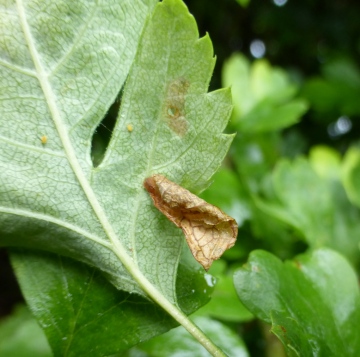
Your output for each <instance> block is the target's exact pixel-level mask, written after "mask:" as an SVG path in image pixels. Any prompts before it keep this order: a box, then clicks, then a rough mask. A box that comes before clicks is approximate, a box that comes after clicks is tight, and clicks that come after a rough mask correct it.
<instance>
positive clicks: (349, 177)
mask: <svg viewBox="0 0 360 357" xmlns="http://www.w3.org/2000/svg"><path fill="white" fill-rule="evenodd" d="M359 176H360V149H359V148H357V147H352V148H350V149H349V150H348V151H347V152H346V154H345V157H344V161H343V165H342V182H343V185H344V187H345V190H346V193H347V195H348V197H349V199H350V201H351V202H352V203H353V204H354V205H356V206H357V207H360V180H359Z"/></svg>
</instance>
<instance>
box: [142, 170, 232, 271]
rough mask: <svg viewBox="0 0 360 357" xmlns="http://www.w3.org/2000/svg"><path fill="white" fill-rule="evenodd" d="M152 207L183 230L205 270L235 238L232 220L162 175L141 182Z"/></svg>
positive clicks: (230, 245) (191, 248) (192, 250)
mask: <svg viewBox="0 0 360 357" xmlns="http://www.w3.org/2000/svg"><path fill="white" fill-rule="evenodd" d="M144 187H145V189H146V190H147V191H148V192H149V193H150V196H151V198H152V200H153V202H154V205H155V207H156V208H157V209H158V210H159V211H160V212H162V213H163V214H164V215H165V216H166V217H167V218H168V219H169V220H170V221H171V222H173V223H174V224H175V225H176V226H178V227H179V228H181V229H182V231H183V232H184V234H185V238H186V241H187V243H188V245H189V247H190V250H191V253H192V254H193V256H194V257H195V259H196V260H197V261H198V262H199V263H200V264H201V265H202V266H203V267H204V268H205V269H206V270H208V269H209V268H210V266H211V264H212V262H213V261H214V260H216V259H219V258H220V257H221V255H222V254H223V253H224V251H225V250H227V249H229V248H231V247H232V246H233V245H234V244H235V241H236V236H237V231H238V229H237V224H236V222H235V220H234V219H233V218H232V217H230V216H228V215H227V214H225V213H224V212H223V211H221V210H220V209H219V208H217V207H215V206H213V205H211V204H210V203H207V202H206V201H204V200H202V199H201V198H199V197H197V196H196V195H194V194H192V193H191V192H190V191H188V190H186V189H185V188H183V187H181V186H179V185H177V184H176V183H174V182H172V181H170V180H168V179H167V178H166V177H164V176H162V175H154V176H151V177H148V178H147V179H145V181H144Z"/></svg>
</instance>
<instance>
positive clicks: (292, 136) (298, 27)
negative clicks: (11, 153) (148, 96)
mask: <svg viewBox="0 0 360 357" xmlns="http://www.w3.org/2000/svg"><path fill="white" fill-rule="evenodd" d="M185 3H186V4H187V6H188V7H189V11H190V12H191V13H192V14H193V15H194V17H195V19H196V21H197V23H198V26H199V32H200V35H201V36H203V35H204V34H205V33H206V32H208V33H209V34H210V37H211V39H212V42H213V46H214V52H215V54H216V55H217V64H216V67H215V72H214V75H213V77H212V80H211V82H210V88H211V89H216V88H219V87H221V86H231V88H232V95H233V104H234V110H233V114H232V118H231V121H230V124H229V126H228V129H227V131H228V133H233V132H236V133H237V135H236V138H235V140H234V142H233V145H232V147H231V150H230V152H229V154H228V157H227V158H226V159H225V162H224V165H223V167H222V168H221V169H220V170H219V172H218V173H217V174H216V175H215V176H214V177H213V179H212V181H213V184H212V185H211V186H210V188H209V189H208V190H206V191H205V192H204V193H203V194H202V195H203V196H202V197H203V198H205V199H206V200H208V201H209V202H211V203H213V204H216V205H217V206H219V207H221V208H222V209H223V210H225V211H226V212H227V213H229V214H231V215H233V216H234V217H235V218H236V219H237V221H238V223H239V227H240V229H239V236H238V242H237V244H236V246H235V247H234V248H233V249H231V250H230V251H228V252H227V253H226V254H225V255H224V258H223V259H221V260H220V261H218V262H216V263H215V264H214V266H213V267H212V268H211V270H210V271H209V273H210V274H212V275H213V276H215V277H216V278H217V284H216V286H215V288H214V292H213V293H212V300H211V301H210V303H209V304H207V305H205V306H204V307H202V308H201V309H200V310H198V312H197V313H196V314H197V316H196V317H195V319H197V321H198V323H199V325H200V326H203V327H202V328H204V329H208V331H207V333H208V334H209V335H211V336H212V337H213V338H214V339H216V335H217V334H220V336H221V337H223V339H224V340H225V338H226V341H227V343H228V346H231V348H232V352H233V353H234V354H233V355H238V356H240V355H242V354H243V355H244V356H246V355H248V354H249V355H251V356H265V355H271V356H284V355H285V353H287V354H288V355H297V354H296V353H297V352H299V351H300V352H301V355H304V356H311V355H314V354H315V353H316V352H317V351H320V352H321V353H322V355H327V356H330V355H334V356H335V355H339V354H341V353H343V352H344V351H346V353H347V355H348V356H356V353H357V351H359V348H360V346H358V343H359V342H358V341H360V338H359V336H358V332H357V331H358V330H359V326H360V314H359V311H360V310H359V306H360V305H359V292H358V283H357V281H358V277H359V273H360V253H359V243H360V238H359V237H360V219H359V218H360V211H359V206H360V185H359V182H360V181H359V175H360V149H359V145H358V140H359V134H358V132H359V127H360V125H359V115H360V104H359V103H360V101H359V100H358V98H359V95H360V69H359V63H360V62H359V59H360V58H359V57H360V33H359V31H358V16H357V14H359V12H360V4H359V3H358V2H357V1H355V0H354V1H347V2H333V3H331V4H330V3H329V2H326V1H320V0H318V1H306V2H296V3H295V2H293V1H289V2H288V3H286V4H285V5H284V6H281V7H279V6H276V5H275V4H274V3H273V2H270V1H269V2H263V1H255V0H251V1H249V2H247V1H238V2H236V1H235V0H226V1H204V0H188V1H185ZM254 39H261V40H262V41H264V43H265V45H266V48H267V52H266V55H265V59H254V58H252V56H251V53H250V51H249V46H250V43H251V41H252V40H254ZM118 106H119V101H118V102H115V103H114V105H113V106H112V109H111V110H110V111H109V113H108V115H107V117H106V118H105V119H104V121H103V125H101V126H99V128H98V130H97V134H96V136H95V137H94V139H93V153H92V154H93V161H94V162H96V160H98V159H99V157H101V153H102V149H103V148H104V147H105V146H106V143H107V140H108V139H109V130H111V129H112V127H113V126H114V122H115V118H116V115H117V107H118ZM339 118H343V119H344V118H345V123H346V125H348V129H349V128H350V130H348V131H343V132H342V131H341V123H342V124H344V121H341V120H340V121H339ZM349 123H350V124H349ZM339 125H340V126H339ZM349 125H350V127H349ZM339 128H340V129H339ZM264 251H266V252H264ZM3 254H4V253H3ZM280 259H281V260H288V261H287V262H285V263H282V262H281V260H280ZM244 264H245V265H244ZM5 269H6V268H4V267H3V268H2V269H1V271H4V270H5ZM180 269H186V268H184V266H183V267H180ZM234 272H235V274H234ZM86 273H87V274H90V275H91V274H92V272H86ZM257 273H259V274H257ZM262 273H264V274H263V275H262ZM233 274H234V279H233ZM7 276H8V275H5V274H4V278H3V279H9V278H7ZM199 281H200V279H199ZM340 283H341V284H340ZM0 284H1V283H0ZM183 284H184V285H186V284H185V283H183ZM1 286H5V288H6V287H8V289H3V291H2V294H1V298H2V303H1V304H0V307H1V308H2V309H3V310H2V313H3V315H4V314H6V313H9V311H10V310H11V306H12V305H14V304H15V302H16V301H17V299H15V298H13V296H19V294H18V293H17V292H16V291H17V289H16V287H14V283H6V284H1ZM194 286H197V287H198V286H199V282H196V283H194ZM96 289H97V287H96V286H95V287H94V290H96ZM179 289H181V287H180V288H179ZM178 294H179V295H180V296H181V294H186V289H184V290H182V291H181V292H180V293H179V292H178ZM238 297H240V301H239V298H238ZM116 298H120V299H122V298H123V297H121V296H120V297H116ZM111 299H115V297H113V296H109V301H110V303H109V304H111ZM126 301H127V302H129V303H130V304H131V303H132V301H128V300H127V298H126ZM196 307H197V306H196ZM196 307H195V306H190V307H188V310H189V311H193V310H195V308H196ZM106 308H107V307H106V306H105V307H104V309H105V310H106ZM183 308H184V307H183ZM184 309H185V310H186V308H184ZM145 310H146V307H145V309H144V311H145ZM156 313H159V314H161V313H160V312H156ZM21 316H22V317H21ZM119 318H120V317H119ZM123 318H124V317H123ZM125 318H126V319H128V320H129V321H131V318H133V317H132V316H127V317H125ZM14 319H19V321H20V322H22V323H23V322H24V321H25V322H26V324H24V326H28V325H27V324H29V327H28V331H30V330H32V331H34V330H33V325H31V323H32V322H31V320H30V319H29V316H28V315H27V313H26V312H22V311H21V310H18V311H17V313H16V314H14ZM159 320H160V321H161V322H162V324H161V325H162V326H161V328H163V329H164V330H166V329H167V328H170V327H172V326H173V325H172V324H171V322H170V321H167V320H166V318H165V317H163V316H162V315H161V316H160V315H159ZM13 321H14V320H13ZM28 321H29V322H28ZM164 326H165V327H164ZM322 326H326V328H325V329H322ZM124 328H127V327H126V326H125V327H124ZM269 330H271V331H272V333H273V334H269ZM2 331H3V332H1V330H0V336H2V337H3V339H4V340H5V338H6V334H5V332H4V331H11V326H10V327H9V325H6V326H5V325H3V326H2ZM1 333H3V334H2V335H1ZM85 333H86V334H87V336H89V335H91V333H93V332H92V331H85ZM275 335H276V336H277V337H278V338H279V340H277V339H276V338H274V336H275ZM37 336H39V335H37ZM239 336H241V338H239ZM37 338H39V337H37ZM187 338H188V337H187V335H184V334H183V331H182V330H181V329H179V328H178V329H174V330H172V331H170V332H168V333H167V334H164V335H163V336H160V337H157V338H155V339H152V340H150V341H149V342H146V343H144V344H143V345H140V346H138V347H137V348H135V349H132V350H129V351H128V352H127V353H128V355H129V356H137V355H142V356H144V355H145V356H160V355H164V356H171V354H175V353H177V352H179V351H180V352H181V351H182V353H185V352H186V351H188V350H189V349H190V350H191V349H192V350H191V351H192V352H193V353H195V352H194V351H195V350H194V348H196V347H194V346H196V345H194V346H192V345H191V342H190V341H187V340H186V339H187ZM39 341H40V342H38V345H37V348H38V346H42V345H45V344H46V343H45V342H41V341H42V340H41V338H39ZM166 341H167V342H169V341H171V343H168V345H167V344H166ZM279 341H282V342H283V343H284V346H286V347H285V348H283V347H282V345H281V344H280V342H279ZM307 341H312V343H307ZM329 341H330V342H331V343H330V342H329ZM11 343H13V344H16V343H18V342H16V341H15V342H14V341H12V342H11ZM159 346H162V348H163V349H164V350H163V351H162V352H161V353H162V354H160V352H159V350H160V347H159ZM167 346H168V347H167ZM174 346H176V348H178V350H176V348H174ZM189 346H190V347H189ZM191 346H192V347H191ZM289 346H290V347H289ZM0 348H3V350H2V351H7V353H10V352H9V350H7V348H8V346H7V345H1V344H0ZM27 348H29V347H28V346H27ZM231 348H230V349H231ZM45 350H46V348H45ZM24 353H26V348H25V352H24ZM36 353H38V355H44V356H46V355H47V354H46V351H45V352H43V351H37V352H36ZM41 353H43V354H41ZM196 353H198V355H199V356H200V355H202V354H201V353H203V352H202V351H201V350H199V351H197V352H196ZM229 353H230V354H231V351H230V352H229ZM10 355H11V354H8V356H10ZM24 356H26V354H24Z"/></svg>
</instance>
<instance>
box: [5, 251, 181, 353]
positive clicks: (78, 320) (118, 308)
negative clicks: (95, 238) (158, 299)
mask: <svg viewBox="0 0 360 357" xmlns="http://www.w3.org/2000/svg"><path fill="white" fill-rule="evenodd" d="M11 260H12V264H13V266H14V268H15V271H16V275H17V276H18V277H19V282H20V284H21V288H22V290H23V291H25V292H26V296H27V303H28V304H29V306H31V309H32V310H33V311H34V312H35V315H36V317H37V319H38V322H39V324H40V326H41V327H42V328H43V330H44V332H45V334H46V336H47V338H48V340H49V343H50V345H51V347H52V349H53V351H54V354H55V356H84V355H87V356H105V355H109V354H112V353H115V352H118V351H121V350H126V349H128V348H130V347H132V346H133V345H136V344H137V343H139V341H146V340H148V339H150V338H151V337H153V336H156V335H158V334H161V333H164V332H166V331H167V330H169V329H170V328H172V327H174V326H175V322H174V320H172V319H171V318H170V317H169V315H168V314H166V313H165V311H163V310H162V309H160V308H159V307H157V306H156V305H154V304H153V303H151V302H150V301H149V300H147V299H144V298H143V297H141V296H139V295H137V294H129V293H126V292H124V291H120V290H117V289H115V288H114V286H113V285H111V284H110V283H109V282H108V281H107V280H106V279H105V277H104V276H102V275H101V273H100V272H99V270H97V269H95V268H91V267H89V266H88V265H85V264H81V263H78V262H75V261H73V260H72V259H69V258H65V257H61V256H58V255H55V254H49V253H44V252H27V254H23V253H22V252H21V251H17V250H15V251H13V252H12V255H11ZM44 266H46V270H45V269H44ZM41 271H42V274H41V273H40V272H41ZM33 272H35V275H34V274H33ZM154 316H156V317H157V318H156V319H155V318H154ZM54 321H56V324H55V323H54ZM84 341H96V343H94V344H87V343H84Z"/></svg>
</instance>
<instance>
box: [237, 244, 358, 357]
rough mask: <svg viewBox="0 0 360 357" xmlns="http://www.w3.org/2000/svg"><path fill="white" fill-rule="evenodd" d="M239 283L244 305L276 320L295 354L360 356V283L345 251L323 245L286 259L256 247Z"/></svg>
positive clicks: (278, 330)
mask: <svg viewBox="0 0 360 357" xmlns="http://www.w3.org/2000/svg"><path fill="white" fill-rule="evenodd" d="M234 283H235V288H236V290H237V293H238V295H239V297H240V300H241V301H242V302H243V304H244V305H245V306H246V307H247V308H248V309H249V310H250V311H251V312H252V313H254V314H255V315H256V316H257V317H258V318H260V319H261V320H264V321H266V322H268V323H271V324H272V329H271V331H272V332H273V333H274V334H275V335H277V336H278V338H279V339H280V340H281V341H282V343H283V344H284V346H285V348H286V350H287V353H288V355H289V356H345V355H346V356H354V357H355V356H357V355H358V352H359V350H360V339H359V332H358V326H359V323H360V295H359V287H358V283H357V277H356V274H355V272H354V271H353V269H352V268H351V266H350V265H349V263H348V262H347V261H346V260H345V259H344V258H343V257H342V256H341V255H340V254H338V253H336V252H334V251H332V250H330V249H319V250H316V251H314V252H312V253H307V254H304V255H300V256H298V257H297V258H296V259H294V261H287V262H285V263H282V262H281V261H280V260H279V259H278V258H276V257H275V256H273V255H272V254H270V253H267V252H265V251H254V252H252V253H251V255H250V258H249V261H248V263H247V264H246V265H245V266H244V267H243V268H241V269H239V270H238V271H236V272H235V274H234Z"/></svg>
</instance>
